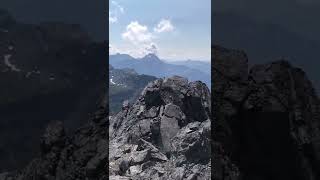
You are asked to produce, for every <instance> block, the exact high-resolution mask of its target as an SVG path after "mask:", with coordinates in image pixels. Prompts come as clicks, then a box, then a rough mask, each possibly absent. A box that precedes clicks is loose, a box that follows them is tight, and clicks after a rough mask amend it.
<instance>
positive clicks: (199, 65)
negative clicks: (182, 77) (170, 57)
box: [165, 59, 211, 74]
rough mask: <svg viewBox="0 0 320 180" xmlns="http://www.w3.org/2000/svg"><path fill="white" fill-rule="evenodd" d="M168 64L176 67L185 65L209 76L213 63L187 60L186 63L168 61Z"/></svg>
mask: <svg viewBox="0 0 320 180" xmlns="http://www.w3.org/2000/svg"><path fill="white" fill-rule="evenodd" d="M165 62H166V63H168V64H175V65H183V66H187V67H189V68H192V69H197V70H199V71H202V72H204V73H207V74H211V62H208V61H197V60H190V59H189V60H186V61H167V60H165Z"/></svg>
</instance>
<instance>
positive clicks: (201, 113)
mask: <svg viewBox="0 0 320 180" xmlns="http://www.w3.org/2000/svg"><path fill="white" fill-rule="evenodd" d="M210 97H211V95H210V91H209V89H208V88H207V87H206V86H205V84H204V83H202V82H200V81H197V82H190V83H189V82H188V80H187V79H185V78H182V77H178V76H174V77H172V78H167V79H158V80H156V81H154V82H152V83H150V84H149V85H148V86H147V87H146V88H145V89H144V90H143V92H142V95H141V96H140V98H139V99H138V101H136V102H135V103H134V104H133V105H132V106H124V107H123V110H122V111H121V112H120V113H118V114H117V115H115V116H113V117H111V118H110V126H109V128H110V131H109V138H110V141H109V143H110V147H109V150H110V151H109V153H110V154H109V163H110V164H109V172H110V178H111V179H117V178H118V179H119V178H123V179H210V177H211V145H210V144H211V143H210V136H211V99H210Z"/></svg>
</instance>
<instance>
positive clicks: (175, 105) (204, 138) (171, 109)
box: [0, 76, 211, 180]
mask: <svg viewBox="0 0 320 180" xmlns="http://www.w3.org/2000/svg"><path fill="white" fill-rule="evenodd" d="M210 101H211V99H210V92H209V89H208V88H207V87H206V86H205V85H204V84H203V83H202V82H200V81H198V82H188V81H187V79H185V78H182V77H178V76H175V77H172V78H167V79H158V80H156V81H154V82H151V83H149V85H148V86H147V87H146V88H145V89H144V90H143V92H142V94H141V95H140V97H139V99H138V100H137V101H136V102H135V103H134V104H132V105H131V104H129V103H124V105H123V108H122V111H120V112H119V113H118V114H116V115H115V116H112V117H109V118H108V111H107V110H108V107H107V106H106V99H105V100H104V102H103V103H101V106H100V109H99V110H98V111H97V112H96V113H95V114H94V115H93V116H92V118H91V120H90V122H88V123H87V124H86V125H85V126H83V127H82V128H80V129H78V130H77V131H76V132H75V133H74V134H73V135H72V136H67V135H66V134H65V131H64V128H63V125H62V123H61V122H53V123H52V124H50V125H49V126H48V128H47V129H46V131H45V134H44V135H43V136H42V138H41V143H40V144H41V156H40V157H39V158H36V159H34V160H33V161H32V162H31V163H30V164H29V165H28V166H27V167H26V168H24V169H23V170H21V171H16V172H12V173H3V174H1V175H0V179H1V180H9V179H10V180H12V179H25V180H28V179H64V180H65V179H66V180H67V179H70V180H71V179H108V178H109V179H128V180H129V179H190V180H191V179H210V176H211V146H210V144H211V143H210V136H211V102H210ZM108 126H109V128H108ZM108 136H109V139H108ZM108 162H109V163H108Z"/></svg>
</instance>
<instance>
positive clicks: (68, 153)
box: [0, 98, 109, 180]
mask: <svg viewBox="0 0 320 180" xmlns="http://www.w3.org/2000/svg"><path fill="white" fill-rule="evenodd" d="M105 100H106V98H105V99H104V100H103V101H102V103H101V106H100V108H99V110H98V111H97V112H96V113H94V114H93V115H92V117H91V119H90V121H89V122H88V123H87V124H86V125H85V126H83V127H81V128H79V129H78V130H76V131H75V133H74V134H73V135H72V136H67V135H66V134H65V130H64V126H63V124H62V123H61V122H59V121H58V122H56V121H55V122H52V123H50V124H49V126H48V127H47V129H46V131H45V133H44V135H43V136H42V138H41V143H40V145H41V146H40V147H41V156H40V157H38V158H36V159H34V160H32V161H31V163H29V165H28V166H27V167H26V168H24V169H22V170H20V171H16V172H10V173H3V174H0V179H1V180H14V179H21V180H31V179H48V180H49V179H61V180H62V179H63V180H68V179H69V180H74V179H79V180H80V179H83V180H85V179H88V178H89V179H107V178H108V171H107V170H108V163H107V162H108V151H109V150H108V145H109V144H108V118H107V113H108V112H107V109H108V108H107V106H106V101H105Z"/></svg>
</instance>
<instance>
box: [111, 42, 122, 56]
mask: <svg viewBox="0 0 320 180" xmlns="http://www.w3.org/2000/svg"><path fill="white" fill-rule="evenodd" d="M117 53H120V51H119V49H118V48H117V47H115V46H113V45H112V44H109V55H112V54H117Z"/></svg>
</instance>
